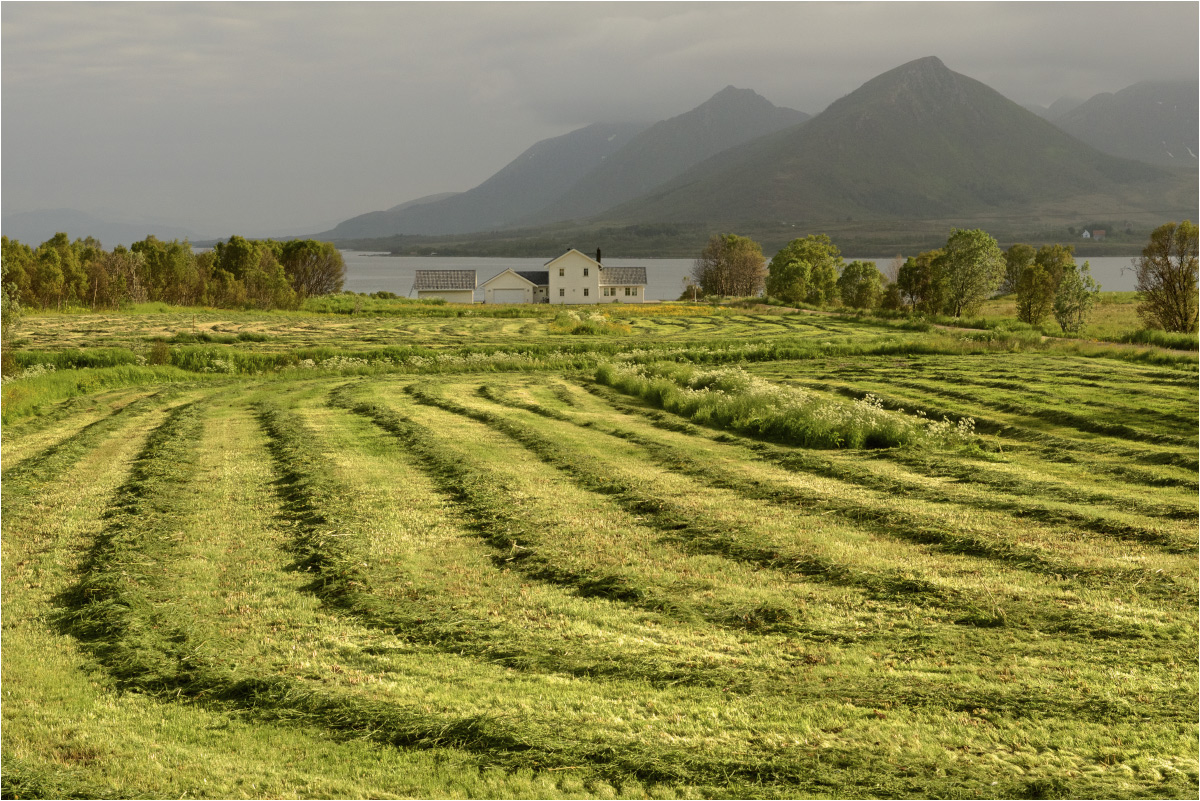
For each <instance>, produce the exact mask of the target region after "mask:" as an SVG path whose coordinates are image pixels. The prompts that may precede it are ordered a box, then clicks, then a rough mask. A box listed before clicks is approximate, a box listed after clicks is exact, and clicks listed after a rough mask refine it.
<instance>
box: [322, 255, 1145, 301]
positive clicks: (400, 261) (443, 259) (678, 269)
mask: <svg viewBox="0 0 1200 801" xmlns="http://www.w3.org/2000/svg"><path fill="white" fill-rule="evenodd" d="M342 258H343V259H345V261H346V283H345V288H346V289H347V290H349V291H351V292H394V293H396V294H397V295H400V296H402V297H407V296H408V295H409V293H410V292H411V290H412V286H413V278H414V277H415V274H416V271H417V270H475V276H476V279H477V281H478V283H479V284H482V283H483V282H484V281H487V280H488V279H489V278H492V277H493V276H495V275H498V274H499V273H501V272H503V271H504V270H506V269H509V268H512V269H514V270H540V269H542V268H543V267H544V266H545V264H546V262H547V261H548V259H543V258H530V259H506V258H468V257H461V258H460V257H453V256H389V255H387V254H386V253H366V252H363V251H357V250H343V251H342ZM859 258H863V257H859ZM894 258H895V257H894V256H886V257H875V258H865V259H863V260H864V261H873V262H875V264H876V266H878V267H879V268H880V270H884V271H886V269H887V267H888V265H890V264H891V262H892V260H893V259H894ZM846 261H853V258H852V257H850V256H847V257H846ZM1078 261H1079V262H1080V263H1081V264H1082V263H1083V262H1084V261H1087V262H1089V263H1090V264H1091V268H1092V278H1094V279H1095V280H1096V281H1097V282H1098V283H1099V284H1100V285H1101V287H1102V288H1103V289H1105V290H1107V291H1118V292H1130V291H1133V289H1134V284H1135V280H1136V278H1135V276H1134V273H1133V270H1132V269H1130V262H1131V261H1132V258H1131V257H1129V256H1094V257H1091V258H1088V259H1078ZM604 263H605V264H610V265H612V266H614V267H633V266H640V267H645V268H646V280H647V282H648V283H647V286H646V299H647V300H675V299H676V298H678V297H679V295H680V294H681V293H682V292H683V289H684V286H685V285H686V279H687V278H688V276H690V275H691V272H692V259H611V258H606V259H605V260H604ZM413 296H414V297H415V296H416V295H415V293H413ZM475 299H476V300H483V292H482V291H476V293H475Z"/></svg>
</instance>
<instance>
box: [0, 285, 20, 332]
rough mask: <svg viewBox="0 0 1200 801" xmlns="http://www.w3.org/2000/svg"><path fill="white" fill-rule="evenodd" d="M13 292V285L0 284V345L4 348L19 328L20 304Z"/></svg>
mask: <svg viewBox="0 0 1200 801" xmlns="http://www.w3.org/2000/svg"><path fill="white" fill-rule="evenodd" d="M15 290H16V287H15V286H14V285H13V284H7V283H0V343H2V344H3V347H4V348H8V344H9V342H11V341H12V337H13V334H15V333H16V331H17V329H18V328H20V326H21V302H20V301H19V300H17V296H16V291H15Z"/></svg>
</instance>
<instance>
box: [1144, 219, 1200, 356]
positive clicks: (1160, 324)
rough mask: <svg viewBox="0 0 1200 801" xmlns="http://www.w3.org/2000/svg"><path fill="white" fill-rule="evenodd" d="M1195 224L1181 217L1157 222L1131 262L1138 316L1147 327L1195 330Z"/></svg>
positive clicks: (1167, 329) (1165, 329)
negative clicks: (1134, 271) (1134, 277)
mask: <svg viewBox="0 0 1200 801" xmlns="http://www.w3.org/2000/svg"><path fill="white" fill-rule="evenodd" d="M1196 250H1197V228H1196V226H1195V224H1193V223H1191V222H1189V221H1188V220H1184V221H1183V222H1181V223H1179V224H1178V225H1176V224H1175V223H1173V222H1169V223H1166V224H1165V225H1160V226H1159V227H1158V228H1155V229H1154V232H1153V233H1152V234H1150V242H1149V243H1148V244H1147V245H1146V247H1145V248H1143V249H1142V255H1141V258H1139V259H1138V260H1137V261H1136V262H1134V267H1135V269H1136V270H1137V291H1138V300H1139V301H1140V302H1139V304H1138V316H1139V317H1141V318H1142V322H1143V323H1145V325H1146V326H1147V327H1148V328H1161V329H1163V330H1164V331H1181V332H1182V331H1195V330H1196V315H1197V308H1196V306H1197V302H1196V263H1197V254H1196Z"/></svg>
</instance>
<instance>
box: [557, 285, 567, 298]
mask: <svg viewBox="0 0 1200 801" xmlns="http://www.w3.org/2000/svg"><path fill="white" fill-rule="evenodd" d="M565 294H567V290H565V289H563V288H562V287H561V286H560V287H559V288H558V296H559V297H560V298H561V297H562V296H563V295H565Z"/></svg>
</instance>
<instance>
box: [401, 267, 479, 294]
mask: <svg viewBox="0 0 1200 801" xmlns="http://www.w3.org/2000/svg"><path fill="white" fill-rule="evenodd" d="M416 273H417V275H416V278H415V279H414V281H413V289H415V290H417V291H418V292H419V291H421V290H423V289H424V290H429V289H471V290H474V289H475V271H474V270H417V271H416Z"/></svg>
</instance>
